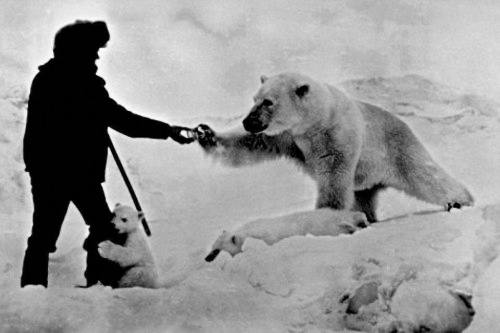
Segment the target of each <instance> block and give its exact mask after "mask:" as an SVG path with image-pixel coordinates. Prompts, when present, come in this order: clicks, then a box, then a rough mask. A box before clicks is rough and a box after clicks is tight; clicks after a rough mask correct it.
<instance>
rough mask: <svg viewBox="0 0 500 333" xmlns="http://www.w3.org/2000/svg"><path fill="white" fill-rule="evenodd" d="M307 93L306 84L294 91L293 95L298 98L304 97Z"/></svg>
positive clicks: (307, 86) (307, 87)
mask: <svg viewBox="0 0 500 333" xmlns="http://www.w3.org/2000/svg"><path fill="white" fill-rule="evenodd" d="M308 92H309V85H308V84H303V85H300V86H299V87H298V88H297V89H295V94H296V95H297V96H299V97H300V98H302V97H304V96H305V95H306V94H307V93H308Z"/></svg>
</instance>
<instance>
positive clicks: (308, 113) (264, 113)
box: [243, 73, 323, 135]
mask: <svg viewBox="0 0 500 333" xmlns="http://www.w3.org/2000/svg"><path fill="white" fill-rule="evenodd" d="M261 83H262V86H261V87H260V89H259V91H258V92H257V94H256V95H255V97H254V102H255V104H254V106H253V107H252V109H251V110H250V113H249V114H248V115H247V116H246V118H245V119H244V120H243V126H244V128H245V130H246V131H248V132H250V133H260V132H263V133H265V134H268V135H276V134H279V133H282V132H284V131H291V132H292V133H293V134H302V133H303V132H304V131H305V129H307V128H308V127H309V126H310V125H311V123H313V122H315V121H317V120H319V119H322V118H323V117H322V115H320V114H318V113H321V110H320V109H321V108H320V107H318V106H319V105H318V104H321V103H318V102H317V101H322V99H321V98H318V97H319V96H318V95H320V94H321V93H322V89H321V88H320V85H319V84H317V83H316V82H314V81H313V80H312V79H310V78H308V77H306V76H304V75H300V74H296V73H283V74H279V75H276V76H272V77H269V78H268V77H266V76H262V77H261Z"/></svg>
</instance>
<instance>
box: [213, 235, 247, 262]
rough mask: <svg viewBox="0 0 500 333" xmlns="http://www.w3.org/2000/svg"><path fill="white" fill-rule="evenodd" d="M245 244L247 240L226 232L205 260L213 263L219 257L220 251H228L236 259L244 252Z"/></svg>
mask: <svg viewBox="0 0 500 333" xmlns="http://www.w3.org/2000/svg"><path fill="white" fill-rule="evenodd" d="M244 242H245V238H244V237H243V236H240V235H236V234H234V233H230V232H227V231H225V230H224V231H223V232H222V234H221V235H220V236H219V238H217V240H216V241H215V243H214V245H213V246H212V251H211V252H210V253H209V254H208V256H206V258H205V260H206V261H208V262H211V261H213V260H214V259H215V258H216V257H217V256H218V255H219V253H220V251H226V252H227V253H229V254H230V255H231V256H233V257H234V256H235V255H237V254H238V253H241V252H243V250H242V247H243V243H244Z"/></svg>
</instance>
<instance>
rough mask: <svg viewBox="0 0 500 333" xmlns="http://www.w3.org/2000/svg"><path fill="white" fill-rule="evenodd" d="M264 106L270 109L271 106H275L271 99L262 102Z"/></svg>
mask: <svg viewBox="0 0 500 333" xmlns="http://www.w3.org/2000/svg"><path fill="white" fill-rule="evenodd" d="M262 105H263V106H268V107H269V106H273V101H271V100H270V99H267V98H266V99H264V100H263V101H262Z"/></svg>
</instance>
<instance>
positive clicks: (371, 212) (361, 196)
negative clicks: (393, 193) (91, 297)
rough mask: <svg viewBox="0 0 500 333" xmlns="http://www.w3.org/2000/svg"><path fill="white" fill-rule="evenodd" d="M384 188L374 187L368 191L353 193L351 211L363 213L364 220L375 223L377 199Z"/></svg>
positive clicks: (380, 186) (382, 186)
mask: <svg viewBox="0 0 500 333" xmlns="http://www.w3.org/2000/svg"><path fill="white" fill-rule="evenodd" d="M384 188H385V186H384V185H375V186H373V187H372V188H370V189H366V190H361V191H356V192H354V205H353V208H352V210H353V211H360V212H363V213H365V215H366V219H367V220H368V222H370V223H373V222H377V215H376V210H377V197H378V194H379V192H380V191H381V190H383V189H384Z"/></svg>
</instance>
